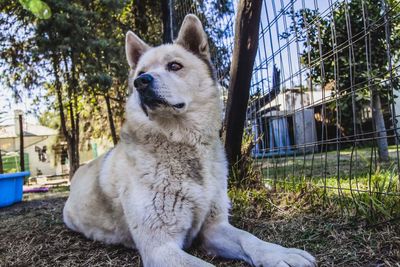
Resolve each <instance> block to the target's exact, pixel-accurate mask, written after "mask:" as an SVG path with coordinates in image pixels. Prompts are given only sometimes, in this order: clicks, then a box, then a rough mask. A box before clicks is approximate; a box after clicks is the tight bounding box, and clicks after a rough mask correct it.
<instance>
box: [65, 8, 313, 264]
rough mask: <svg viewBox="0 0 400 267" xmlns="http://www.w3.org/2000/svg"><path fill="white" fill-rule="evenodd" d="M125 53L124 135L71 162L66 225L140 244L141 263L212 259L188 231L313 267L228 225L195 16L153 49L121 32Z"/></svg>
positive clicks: (222, 250)
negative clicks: (144, 81)
mask: <svg viewBox="0 0 400 267" xmlns="http://www.w3.org/2000/svg"><path fill="white" fill-rule="evenodd" d="M126 54H127V59H128V63H129V65H130V66H131V68H132V71H131V73H130V81H129V86H130V88H131V89H132V93H131V95H130V97H129V98H128V100H127V103H126V122H125V124H124V125H123V127H122V130H121V142H120V143H119V144H118V145H117V146H116V147H115V148H114V149H112V150H111V151H110V152H108V153H107V154H105V155H103V156H102V157H99V158H98V159H96V160H94V161H92V162H90V163H89V164H87V165H85V166H82V167H80V168H79V169H78V171H77V172H76V174H75V175H74V177H73V179H72V182H71V193H70V196H69V198H68V200H67V202H66V204H65V207H64V222H65V224H66V225H67V226H68V227H69V228H71V229H72V230H74V231H77V232H81V233H83V234H84V235H85V236H86V237H88V238H91V239H94V240H99V241H103V242H105V243H108V244H124V245H125V246H128V247H132V248H136V249H138V251H139V252H140V255H141V257H142V260H143V263H144V266H154V267H155V266H160V267H164V266H171V267H177V266H190V267H193V266H212V265H210V264H209V263H207V262H205V261H203V260H201V259H199V258H196V257H194V256H192V255H190V254H188V253H186V252H185V251H184V249H185V248H187V247H189V246H190V245H191V243H192V241H193V240H194V239H195V238H198V240H199V241H200V242H201V244H202V246H203V247H204V249H205V250H206V251H207V252H209V253H212V254H215V255H218V256H222V257H226V258H231V259H242V260H245V261H246V262H248V263H249V264H251V265H254V266H314V265H315V259H314V258H313V257H312V256H311V255H310V254H308V253H307V252H305V251H303V250H299V249H292V248H290V249H287V248H284V247H282V246H279V245H275V244H271V243H267V242H264V241H262V240H260V239H258V238H256V237H255V236H253V235H251V234H249V233H247V232H245V231H242V230H239V229H237V228H235V227H233V226H231V225H230V224H229V222H228V209H229V199H228V196H227V162H226V158H225V153H224V150H223V146H222V144H221V141H220V138H219V129H220V126H221V105H220V97H219V91H218V88H217V83H216V80H215V78H214V74H213V69H212V66H211V64H210V55H209V48H208V43H207V36H206V34H205V32H204V30H203V27H202V25H201V23H200V21H199V20H198V18H197V17H196V16H194V15H188V16H186V18H185V20H184V22H183V24H182V27H181V30H180V32H179V35H178V38H177V40H176V41H175V42H174V44H166V45H162V46H159V47H155V48H151V47H149V46H148V45H147V44H145V43H144V42H143V41H142V40H140V39H139V38H138V37H137V36H136V35H135V34H133V33H132V32H128V34H127V36H126ZM171 62H172V63H174V64H175V65H174V66H172V67H171ZM144 73H145V74H146V75H147V74H148V75H151V77H153V82H152V84H151V87H149V88H147V90H153V91H154V95H157V96H158V97H159V98H158V100H160V99H161V100H162V101H161V100H160V101H161V102H160V101H159V102H157V103H156V104H155V105H150V104H149V103H148V102H146V101H144V100H143V99H144V98H143V97H141V95H140V92H138V91H139V89H138V90H136V89H135V88H134V87H133V83H134V79H137V77H138V76H141V75H144ZM141 77H143V76H141ZM135 84H136V82H135Z"/></svg>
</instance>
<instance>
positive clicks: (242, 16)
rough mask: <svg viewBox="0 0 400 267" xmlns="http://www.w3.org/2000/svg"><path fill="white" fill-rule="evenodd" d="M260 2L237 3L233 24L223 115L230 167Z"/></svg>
mask: <svg viewBox="0 0 400 267" xmlns="http://www.w3.org/2000/svg"><path fill="white" fill-rule="evenodd" d="M261 4H262V1H261V0H256V1H250V0H240V1H239V3H238V13H237V17H236V22H235V43H234V50H233V56H232V64H231V70H230V75H231V82H230V85H229V93H228V101H227V106H226V115H225V127H226V128H225V149H226V153H227V156H228V160H229V164H230V166H232V165H233V164H234V163H235V162H237V161H238V160H239V159H240V156H241V151H240V150H241V145H242V137H243V127H244V122H245V119H246V110H247V103H248V100H249V90H250V82H251V76H252V73H253V65H254V60H255V56H256V53H257V48H258V30H259V25H260V15H261Z"/></svg>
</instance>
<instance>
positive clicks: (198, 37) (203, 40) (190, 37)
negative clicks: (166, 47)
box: [175, 14, 210, 59]
mask: <svg viewBox="0 0 400 267" xmlns="http://www.w3.org/2000/svg"><path fill="white" fill-rule="evenodd" d="M175 43H177V44H179V45H181V46H183V47H185V48H186V49H188V50H189V51H191V52H193V53H194V54H196V55H198V56H200V57H202V58H205V59H210V49H209V47H208V40H207V34H206V33H205V32H204V29H203V26H202V25H201V22H200V20H199V18H197V17H196V16H195V15H193V14H189V15H186V17H185V19H184V20H183V22H182V26H181V29H180V30H179V34H178V38H177V39H176V41H175Z"/></svg>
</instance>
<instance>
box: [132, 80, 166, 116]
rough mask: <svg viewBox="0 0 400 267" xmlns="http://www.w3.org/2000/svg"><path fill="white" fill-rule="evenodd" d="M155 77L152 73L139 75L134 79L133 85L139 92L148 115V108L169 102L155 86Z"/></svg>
mask: <svg viewBox="0 0 400 267" xmlns="http://www.w3.org/2000/svg"><path fill="white" fill-rule="evenodd" d="M153 83H154V78H153V76H151V75H150V74H146V73H145V74H142V75H139V76H138V77H137V78H136V79H135V80H134V81H133V85H134V86H135V87H136V90H137V91H138V93H139V98H140V104H141V106H142V109H143V111H144V113H146V115H147V108H146V107H148V108H150V109H155V108H156V107H158V106H159V105H166V104H167V102H166V101H165V99H164V98H162V97H161V96H159V95H157V93H156V92H155V91H154V88H153Z"/></svg>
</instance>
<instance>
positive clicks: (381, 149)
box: [372, 92, 389, 161]
mask: <svg viewBox="0 0 400 267" xmlns="http://www.w3.org/2000/svg"><path fill="white" fill-rule="evenodd" d="M372 116H373V121H374V123H375V131H376V137H377V138H376V143H377V144H378V154H379V160H380V161H388V160H389V151H388V142H387V133H386V127H385V120H384V118H383V113H382V105H381V98H380V96H379V93H377V92H373V93H372Z"/></svg>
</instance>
